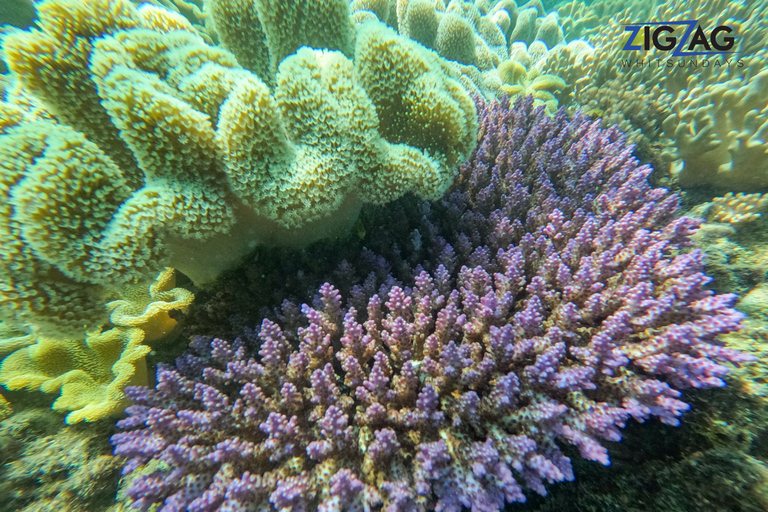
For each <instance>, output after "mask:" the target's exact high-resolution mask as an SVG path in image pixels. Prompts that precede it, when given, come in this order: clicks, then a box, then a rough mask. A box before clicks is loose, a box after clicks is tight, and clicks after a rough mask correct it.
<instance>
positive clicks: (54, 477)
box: [0, 407, 127, 512]
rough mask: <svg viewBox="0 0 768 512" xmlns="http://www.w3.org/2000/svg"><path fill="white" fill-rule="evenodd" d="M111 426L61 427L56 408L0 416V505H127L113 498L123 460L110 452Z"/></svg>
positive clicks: (105, 509)
mask: <svg viewBox="0 0 768 512" xmlns="http://www.w3.org/2000/svg"><path fill="white" fill-rule="evenodd" d="M110 428H111V425H110V423H109V422H101V423H99V424H91V425H88V427H85V428H84V427H82V426H66V427H62V426H61V420H60V418H59V417H58V415H57V414H55V413H52V412H51V411H50V410H48V409H43V408H36V407H25V408H24V409H23V411H20V412H18V413H16V414H14V416H13V417H11V418H8V419H7V420H6V421H2V422H0V447H2V449H0V496H3V501H2V502H1V503H0V511H2V512H43V511H54V510H55V511H59V512H84V511H88V512H121V511H124V510H127V507H125V506H124V505H123V504H122V503H115V495H116V491H117V484H118V481H119V479H120V466H121V464H122V462H121V460H120V459H119V458H118V457H114V456H112V455H110V453H109V443H108V442H107V437H106V433H107V432H108V431H109V429H110Z"/></svg>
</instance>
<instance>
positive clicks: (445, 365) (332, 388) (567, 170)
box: [112, 97, 746, 512]
mask: <svg viewBox="0 0 768 512" xmlns="http://www.w3.org/2000/svg"><path fill="white" fill-rule="evenodd" d="M479 110H480V122H481V127H480V135H479V141H480V144H479V147H478V148H477V149H476V150H475V151H474V153H473V154H472V157H471V159H470V161H469V162H468V163H466V164H465V165H464V166H463V167H462V168H461V172H460V175H459V176H458V177H457V180H456V182H455V185H454V187H453V189H452V190H451V191H449V193H448V195H447V196H445V198H444V199H443V200H442V201H439V202H436V203H432V204H430V203H427V202H424V203H423V205H424V208H423V211H424V218H423V219H421V221H420V222H421V226H422V227H421V228H420V229H419V231H418V232H417V233H416V238H418V241H419V244H418V245H421V246H424V247H426V246H429V247H430V249H429V250H428V251H426V252H425V254H428V257H427V258H426V259H425V261H423V262H421V264H420V265H411V267H410V270H411V274H412V278H411V279H410V282H399V281H397V280H395V279H394V278H393V279H389V280H386V281H385V282H384V283H383V284H382V283H380V284H379V285H377V286H379V287H378V289H371V287H370V286H368V284H370V283H368V284H366V285H359V286H356V287H354V288H353V289H352V291H351V292H350V294H349V295H350V296H349V297H342V296H341V294H340V292H339V291H338V290H337V289H336V288H335V287H334V286H333V285H332V284H329V283H326V284H324V285H322V286H321V287H320V289H319V292H318V295H317V297H316V299H315V301H313V302H312V301H310V302H311V305H310V304H301V305H298V304H294V303H289V302H285V303H284V304H283V306H282V308H281V311H280V314H279V315H278V316H276V317H275V319H274V320H269V319H265V320H264V321H263V323H262V324H261V327H260V329H259V330H258V337H257V339H256V340H255V342H253V340H252V341H249V340H247V339H246V340H235V341H234V342H227V341H223V340H220V339H208V338H202V337H198V338H196V339H195V340H194V342H193V343H192V345H191V350H190V351H189V352H188V353H186V354H185V355H183V356H182V357H180V358H179V359H177V361H176V364H175V365H174V366H168V365H162V366H160V367H159V369H158V372H157V382H158V383H157V385H156V387H155V388H154V389H148V388H138V387H134V388H128V391H127V393H128V395H129V396H130V398H131V399H132V400H133V401H134V405H132V406H130V407H129V408H128V409H127V412H128V417H127V418H126V419H123V420H121V421H120V422H119V423H118V425H119V426H120V427H121V428H122V429H123V432H121V433H119V434H116V435H115V436H114V437H113V438H112V442H113V444H114V445H115V453H116V454H118V455H122V456H125V457H127V460H128V463H127V466H126V468H125V472H126V473H132V472H134V471H135V470H137V469H138V468H140V467H143V466H144V465H145V464H147V463H151V464H150V465H149V467H150V469H149V470H145V471H143V472H141V473H139V476H138V477H137V478H136V479H135V480H134V481H133V483H132V485H131V487H130V489H129V490H128V496H129V497H130V498H131V499H133V500H135V503H134V506H135V507H136V508H138V509H140V510H148V509H149V507H150V506H151V505H152V504H164V506H163V507H162V508H161V510H162V511H163V512H173V511H183V510H188V511H195V512H210V511H244V510H270V509H275V510H297V511H299V510H321V511H332V510H369V509H373V508H377V507H382V509H383V510H390V511H410V510H432V509H434V510H438V511H459V510H462V509H464V508H467V509H471V510H473V511H496V510H501V509H503V508H504V506H505V504H506V503H511V502H521V501H524V500H525V499H526V497H525V494H524V492H526V491H533V492H536V493H539V494H545V493H546V487H545V483H553V482H558V481H564V480H572V479H573V478H574V475H573V471H572V466H571V460H570V459H569V458H568V457H566V456H565V455H564V454H563V452H562V451H561V447H562V446H568V445H570V446H573V447H575V448H576V449H578V452H579V453H580V454H581V456H582V457H584V458H586V459H589V460H593V461H597V462H600V463H602V464H609V463H610V462H609V456H608V453H607V450H606V448H605V447H604V446H603V445H602V444H601V442H602V441H618V440H619V439H620V438H621V434H620V429H621V428H622V427H623V426H624V425H625V424H626V423H627V421H629V420H630V419H634V420H637V421H644V420H645V419H647V418H651V417H657V418H658V419H659V420H661V421H662V422H664V423H667V424H672V425H677V424H678V421H679V417H680V416H681V414H682V412H683V411H685V410H686V409H688V405H687V404H686V403H685V402H683V401H682V400H681V393H680V390H682V389H685V388H689V387H697V388H702V387H711V386H722V385H723V381H722V380H721V377H722V376H723V375H724V374H725V373H726V372H727V368H726V367H725V366H724V363H728V362H730V363H738V362H740V361H744V360H746V356H744V355H742V354H740V353H738V352H736V351H734V350H731V349H728V348H725V347H723V344H722V343H720V342H718V341H717V339H716V338H717V336H718V335H719V334H722V333H727V332H732V331H734V330H736V329H737V328H738V326H739V322H740V314H739V313H738V312H736V311H735V310H734V309H732V308H731V305H732V304H733V302H734V299H735V297H734V296H733V295H714V294H713V293H712V292H711V291H707V290H706V289H705V286H706V284H707V282H708V281H709V278H708V277H706V276H705V275H704V274H703V273H702V254H701V253H700V252H699V251H698V250H689V249H688V248H687V247H688V246H689V242H688V235H690V234H691V233H692V232H693V231H694V230H695V229H696V228H697V226H698V222H699V221H696V220H694V219H691V218H688V217H676V215H675V214H676V211H677V208H678V197H677V196H675V195H673V194H670V193H669V191H667V190H666V189H654V188H651V187H650V185H649V184H648V182H647V176H648V174H649V173H650V171H651V169H650V168H649V167H647V166H638V165H637V161H636V160H635V158H634V157H632V156H631V151H632V147H631V146H628V145H627V144H626V141H625V139H624V137H623V135H621V134H620V132H619V131H618V130H617V129H615V128H611V129H601V128H600V127H599V122H597V121H594V122H593V121H590V120H589V119H588V118H586V117H585V116H582V115H580V114H577V115H576V116H575V117H573V118H572V119H568V117H567V116H566V115H565V113H564V112H562V111H560V112H558V113H557V114H556V115H555V116H554V117H550V116H548V115H547V114H546V113H545V110H544V107H539V108H536V109H534V107H533V99H532V98H531V97H528V98H527V99H525V100H518V101H517V102H516V103H515V104H514V105H513V106H510V104H509V101H508V100H503V101H501V102H500V103H499V102H494V103H490V104H482V103H481V104H480V107H479ZM414 200H415V199H414ZM397 236H400V237H401V238H402V235H397V234H393V237H397ZM414 243H415V242H414ZM403 264H406V265H409V263H407V262H405V261H384V260H383V258H382V261H381V265H391V267H395V266H398V265H403ZM354 265H355V262H351V266H352V267H354ZM391 267H390V268H391Z"/></svg>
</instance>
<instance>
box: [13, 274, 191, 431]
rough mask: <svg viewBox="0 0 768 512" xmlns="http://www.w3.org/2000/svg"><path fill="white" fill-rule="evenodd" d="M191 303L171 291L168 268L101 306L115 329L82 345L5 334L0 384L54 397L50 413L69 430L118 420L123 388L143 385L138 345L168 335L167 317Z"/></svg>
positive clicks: (144, 352)
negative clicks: (146, 283)
mask: <svg viewBox="0 0 768 512" xmlns="http://www.w3.org/2000/svg"><path fill="white" fill-rule="evenodd" d="M193 298H194V297H193V295H192V294H191V293H190V292H189V291H187V290H184V289H183V288H174V271H173V269H170V268H168V269H165V270H164V271H163V272H161V274H160V275H159V276H158V278H157V279H156V280H155V282H154V283H152V285H150V286H149V287H146V286H144V287H140V286H135V287H132V288H129V289H127V290H126V292H125V293H124V298H123V299H121V300H117V301H113V302H110V303H109V304H107V309H108V310H109V311H111V315H110V321H111V323H112V324H113V325H114V326H115V327H113V328H111V329H109V330H106V331H103V332H102V331H98V330H97V331H93V332H90V333H88V335H87V336H86V337H85V339H72V338H52V337H48V336H35V335H27V336H20V335H18V334H19V333H15V332H13V331H9V330H8V328H6V329H5V331H7V332H5V335H7V336H8V337H7V338H4V339H2V338H0V356H4V355H6V354H8V353H9V352H11V351H12V352H11V353H10V355H8V356H7V357H5V359H3V360H2V364H0V383H1V384H3V385H5V386H6V387H7V388H8V389H11V390H15V389H29V390H38V389H39V390H40V391H43V392H45V393H58V394H59V397H58V398H57V399H56V400H55V401H54V402H53V409H54V410H56V411H59V412H69V413H68V414H67V416H66V422H67V423H70V424H72V423H77V422H80V421H95V420H98V419H101V418H104V417H106V416H109V415H113V414H119V413H120V412H122V410H123V408H124V406H125V405H126V400H125V395H124V394H123V389H124V388H125V386H129V385H146V384H147V368H146V363H145V356H146V355H147V354H148V353H149V351H150V350H151V348H150V347H149V346H147V345H144V344H143V342H145V341H151V340H152V339H157V338H160V337H162V336H163V335H166V334H168V333H169V332H170V331H171V330H172V329H173V327H174V326H175V324H176V321H175V320H173V319H172V318H171V317H170V316H169V315H168V312H169V311H171V310H184V309H185V308H186V307H187V306H189V304H190V303H191V302H192V299H193ZM0 328H2V324H0ZM2 331H3V329H0V334H2ZM0 405H1V404H0ZM1 408H2V407H1V406H0V409H1Z"/></svg>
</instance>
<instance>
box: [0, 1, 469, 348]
mask: <svg viewBox="0 0 768 512" xmlns="http://www.w3.org/2000/svg"><path fill="white" fill-rule="evenodd" d="M211 9H212V11H211V12H212V17H213V19H214V21H215V23H216V26H217V27H218V28H219V30H220V31H221V39H222V41H223V42H224V44H225V46H227V47H228V48H231V49H232V50H233V52H234V55H233V53H230V52H229V51H227V50H225V49H224V48H221V47H217V46H211V45H209V44H207V43H206V41H205V39H204V38H203V37H202V36H201V35H200V34H198V33H197V32H196V29H195V28H194V26H193V25H191V24H189V23H187V22H186V21H185V20H184V19H183V18H181V17H180V16H179V15H178V14H177V13H175V12H169V11H165V10H164V9H162V8H160V7H156V6H153V7H149V6H143V7H141V8H140V9H137V8H136V7H134V6H133V5H132V4H131V2H129V1H128V0H94V1H84V0H46V1H44V2H42V3H41V4H40V5H39V18H40V21H39V27H40V28H39V29H34V30H31V31H28V32H22V31H18V32H14V33H11V34H9V35H7V36H5V38H4V39H3V49H2V50H3V55H4V58H5V59H6V61H7V62H8V65H9V68H10V69H11V71H12V76H13V77H14V80H16V81H17V83H19V84H21V86H22V87H23V88H24V89H25V90H26V91H27V92H29V93H30V94H32V95H33V96H34V101H35V102H39V104H40V106H41V107H40V110H42V111H43V112H45V115H42V116H35V115H32V114H31V112H32V110H33V108H32V107H31V106H30V104H29V102H26V103H25V102H22V101H17V98H11V97H8V98H5V100H6V101H4V102H0V107H1V108H2V109H3V111H4V112H7V113H8V116H7V117H6V118H5V120H4V123H3V125H2V126H0V130H2V131H1V132H0V138H2V140H0V151H2V157H3V158H2V161H0V165H2V166H3V168H4V169H5V167H7V169H6V171H7V172H5V173H3V174H2V175H0V176H2V177H0V180H1V181H2V183H1V185H2V186H0V196H2V198H3V201H2V204H3V206H2V208H1V209H0V239H2V240H7V241H8V246H7V247H8V249H6V246H4V251H3V252H4V253H5V254H4V255H3V256H2V260H0V283H1V284H2V286H0V315H4V316H5V317H15V318H16V320H18V321H21V322H22V323H25V322H26V323H31V324H35V325H37V324H38V323H40V322H42V320H43V319H47V320H46V321H48V320H50V321H51V322H53V323H54V324H55V323H56V322H59V323H60V324H61V325H66V326H67V329H68V333H71V332H72V329H74V330H77V329H80V330H83V329H90V328H93V327H94V325H98V323H99V320H98V319H97V317H98V316H99V315H98V314H96V313H97V312H98V311H99V306H98V305H99V304H102V303H103V302H104V301H105V300H109V299H111V298H115V297H114V291H116V290H117V291H119V290H121V289H122V286H124V285H126V284H134V283H138V282H145V283H146V282H148V280H151V278H152V277H153V276H154V275H156V274H157V272H159V271H160V270H162V269H163V268H164V267H166V266H171V267H174V268H177V269H179V270H180V271H182V272H184V273H185V274H187V275H188V276H189V277H191V278H192V279H193V280H194V281H196V282H197V283H203V282H206V281H209V280H211V279H214V278H215V277H216V276H217V275H218V274H219V273H220V272H221V271H222V270H224V269H226V268H230V267H231V266H233V265H235V264H236V263H237V262H239V261H240V259H242V258H243V257H244V256H246V255H247V254H248V253H249V252H250V251H252V250H253V249H254V247H255V246H256V245H258V244H265V243H268V244H271V243H279V244H287V245H291V244H292V245H305V244H308V243H310V242H312V241H314V240H317V239H318V238H322V237H325V236H329V235H332V234H336V233H338V232H340V231H342V230H344V229H346V228H348V227H349V226H351V225H352V224H354V222H355V220H356V217H357V215H358V212H359V209H360V208H361V206H362V204H364V203H384V202H387V201H391V200H394V199H397V198H398V197H400V196H401V195H403V194H405V193H407V192H413V193H415V194H418V195H420V196H422V197H425V198H437V197H439V196H440V195H441V194H442V193H443V192H444V191H445V189H446V188H447V187H448V186H449V184H450V182H451V180H452V177H453V174H454V171H455V169H456V167H457V166H458V165H459V164H460V163H461V161H462V160H463V159H464V158H465V157H466V156H468V155H469V153H470V152H471V151H472V149H473V148H474V145H475V142H476V141H475V136H476V132H477V119H476V117H477V114H476V111H475V106H474V102H473V101H472V99H471V98H470V96H469V94H468V93H467V91H466V90H465V89H464V87H463V86H462V85H461V83H460V81H459V77H458V75H457V74H456V73H455V72H453V71H452V70H451V68H450V66H448V65H447V64H446V63H445V61H444V60H443V59H442V58H440V57H439V56H438V55H436V54H435V53H434V52H432V51H430V50H427V49H425V48H423V47H421V46H420V45H418V44H417V43H415V42H413V41H411V40H409V39H407V38H404V37H402V36H400V35H398V34H397V33H396V32H394V31H392V30H391V29H388V28H386V27H385V26H384V25H383V24H381V23H380V22H378V21H375V20H372V21H370V22H368V23H364V24H363V25H361V26H355V25H353V22H352V19H351V17H350V16H349V12H348V6H347V3H346V2H343V1H339V0H313V1H312V2H309V3H307V2H299V1H295V2H280V3H279V5H278V4H277V3H275V2H271V1H267V0H263V1H258V2H256V3H255V4H254V5H251V4H250V3H248V2H241V1H238V0H217V1H214V2H211ZM280 13H282V14H280ZM278 14H280V15H278ZM310 18H311V19H317V18H323V19H324V23H322V24H307V20H308V19H310ZM232 20H240V21H248V20H250V21H252V22H253V23H254V25H253V26H250V27H243V28H242V32H241V33H240V35H241V36H246V35H249V34H250V35H253V34H261V35H259V37H254V38H252V39H250V40H249V39H247V38H246V37H242V38H241V39H240V40H239V41H238V44H237V45H235V43H234V41H236V40H237V35H238V30H239V28H238V25H236V24H233V23H231V21H232ZM228 21H229V22H228ZM257 22H258V23H257ZM257 25H258V26H257ZM265 52H267V53H265ZM266 56H268V57H269V59H268V61H267V60H266ZM236 57H239V58H243V59H244V60H245V61H246V62H244V63H243V64H245V66H246V67H243V66H242V65H241V63H240V62H238V60H237V58H236ZM35 108H37V107H35ZM40 198H45V200H44V201H41V200H40ZM52 288H57V290H58V291H57V292H56V293H53V292H52V291H51V289H52ZM54 297H56V299H54ZM66 297H69V298H70V299H71V300H69V301H68V300H67V299H66ZM62 298H65V299H64V300H63V301H62ZM78 301H79V302H78ZM5 306H7V307H5ZM70 306H72V307H71V308H70ZM75 306H76V307H75ZM70 309H72V310H70ZM74 312H78V313H77V314H75V313H74ZM79 312H83V314H82V315H81V314H80V313H79ZM86 312H90V313H86ZM92 313H93V314H92ZM22 316H23V317H24V318H21V317H22Z"/></svg>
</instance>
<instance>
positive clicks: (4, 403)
mask: <svg viewBox="0 0 768 512" xmlns="http://www.w3.org/2000/svg"><path fill="white" fill-rule="evenodd" d="M12 413H13V409H11V404H10V403H9V402H8V400H6V399H5V397H4V396H3V395H0V421H2V420H4V419H5V418H7V417H8V416H10V415H11V414H12Z"/></svg>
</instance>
